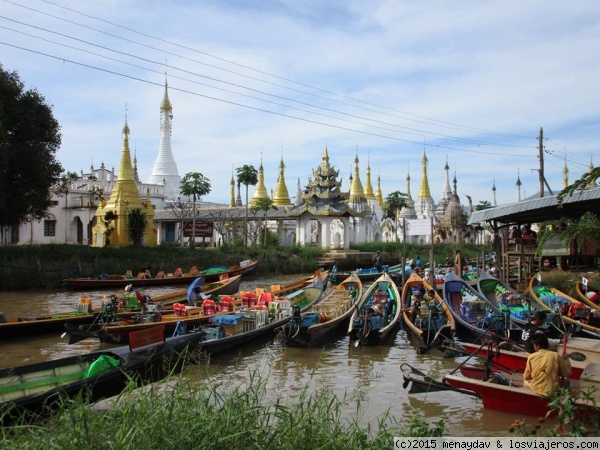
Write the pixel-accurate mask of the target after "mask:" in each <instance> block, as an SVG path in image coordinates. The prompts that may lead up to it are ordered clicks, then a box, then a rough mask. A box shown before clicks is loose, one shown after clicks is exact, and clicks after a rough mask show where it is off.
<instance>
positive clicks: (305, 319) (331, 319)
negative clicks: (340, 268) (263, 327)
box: [282, 274, 363, 347]
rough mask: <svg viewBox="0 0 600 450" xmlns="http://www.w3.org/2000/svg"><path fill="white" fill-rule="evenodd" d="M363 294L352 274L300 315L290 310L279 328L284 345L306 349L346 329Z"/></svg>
mask: <svg viewBox="0 0 600 450" xmlns="http://www.w3.org/2000/svg"><path fill="white" fill-rule="evenodd" d="M362 294H363V288H362V282H361V280H360V278H359V277H358V276H357V275H356V274H352V275H350V276H349V277H348V278H346V279H345V280H344V281H342V282H341V283H340V284H338V285H337V286H335V287H334V288H333V289H332V290H330V291H329V293H328V294H325V295H324V297H323V299H322V300H321V301H319V302H318V303H316V304H314V305H313V306H312V307H311V308H309V309H308V310H307V311H305V312H303V313H301V312H300V309H299V308H298V307H292V318H291V319H290V321H289V322H288V323H287V324H286V325H285V326H284V327H283V328H282V331H283V336H284V339H285V343H286V345H289V346H292V347H309V346H312V345H317V344H321V343H323V342H324V341H325V340H326V339H327V337H328V335H330V333H333V332H334V331H336V330H337V329H339V328H341V327H344V329H346V328H347V327H348V321H349V320H350V316H351V315H352V313H353V311H354V308H355V307H356V304H357V303H358V302H359V301H360V300H361V298H362Z"/></svg>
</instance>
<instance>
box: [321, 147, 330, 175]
mask: <svg viewBox="0 0 600 450" xmlns="http://www.w3.org/2000/svg"><path fill="white" fill-rule="evenodd" d="M321 159H322V162H321V167H322V168H323V169H325V171H328V170H329V153H328V152H327V145H325V151H324V152H323V157H322V158H321Z"/></svg>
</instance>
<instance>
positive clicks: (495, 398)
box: [443, 375, 600, 420]
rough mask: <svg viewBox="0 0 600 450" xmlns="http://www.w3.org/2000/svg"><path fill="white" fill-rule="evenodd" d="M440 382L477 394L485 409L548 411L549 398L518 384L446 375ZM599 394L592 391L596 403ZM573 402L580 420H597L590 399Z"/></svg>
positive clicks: (543, 413)
mask: <svg viewBox="0 0 600 450" xmlns="http://www.w3.org/2000/svg"><path fill="white" fill-rule="evenodd" d="M443 382H444V383H446V384H448V385H450V386H452V387H453V388H456V389H465V390H469V391H472V392H475V393H477V394H478V396H479V397H480V398H481V401H482V402H483V407H484V408H487V409H494V410H497V411H504V412H508V413H513V414H518V415H519V417H520V416H522V415H527V416H535V417H545V416H546V414H547V413H548V411H549V410H550V406H549V405H550V401H551V399H550V398H549V397H542V396H541V395H537V394H535V393H534V392H532V391H531V390H530V389H529V388H527V387H523V386H521V385H516V384H515V385H511V386H504V385H502V384H496V383H490V382H488V381H483V380H477V379H473V378H466V377H464V376H459V375H446V376H445V377H444V380H443ZM598 395H599V394H598V392H594V393H593V394H592V397H593V398H595V399H596V402H597V401H598ZM575 403H576V405H577V406H578V408H579V411H578V416H579V418H580V419H582V420H586V419H589V418H591V417H594V418H596V419H597V418H598V417H599V416H600V410H599V409H598V408H596V407H594V405H592V404H591V403H590V402H586V401H584V400H582V399H578V400H577V401H576V402H575Z"/></svg>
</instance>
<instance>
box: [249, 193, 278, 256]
mask: <svg viewBox="0 0 600 450" xmlns="http://www.w3.org/2000/svg"><path fill="white" fill-rule="evenodd" d="M270 209H273V210H275V211H277V206H274V205H273V200H271V199H270V198H269V197H266V198H259V199H257V200H256V202H254V204H253V205H252V212H253V213H254V214H256V213H257V212H258V211H262V212H263V217H264V229H265V239H264V245H265V247H266V246H267V213H268V212H269V210H270Z"/></svg>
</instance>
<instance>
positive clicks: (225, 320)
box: [211, 314, 244, 325]
mask: <svg viewBox="0 0 600 450" xmlns="http://www.w3.org/2000/svg"><path fill="white" fill-rule="evenodd" d="M243 319H244V316H243V315H242V314H221V315H219V316H217V317H213V318H212V319H211V322H212V323H220V324H225V325H237V323H238V322H239V321H240V320H243Z"/></svg>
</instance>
